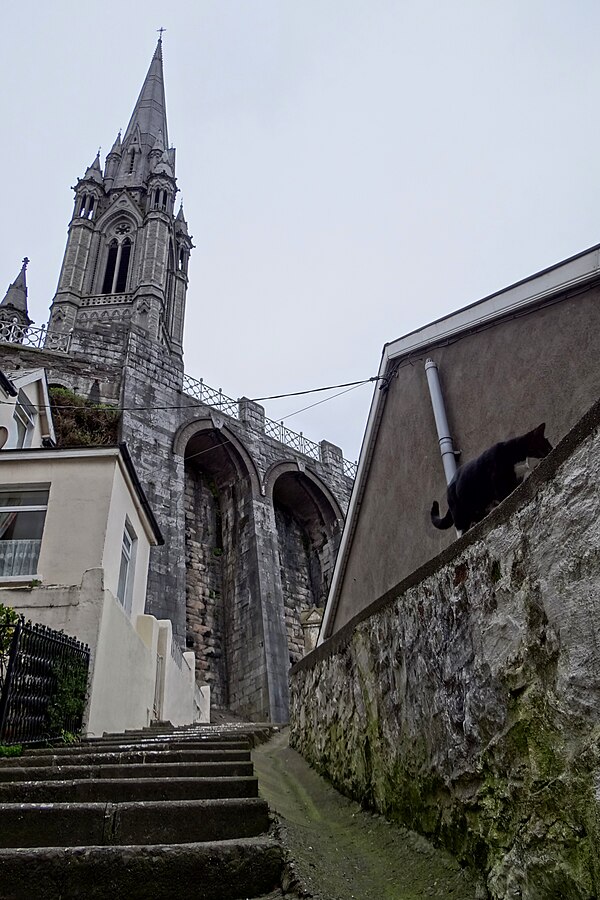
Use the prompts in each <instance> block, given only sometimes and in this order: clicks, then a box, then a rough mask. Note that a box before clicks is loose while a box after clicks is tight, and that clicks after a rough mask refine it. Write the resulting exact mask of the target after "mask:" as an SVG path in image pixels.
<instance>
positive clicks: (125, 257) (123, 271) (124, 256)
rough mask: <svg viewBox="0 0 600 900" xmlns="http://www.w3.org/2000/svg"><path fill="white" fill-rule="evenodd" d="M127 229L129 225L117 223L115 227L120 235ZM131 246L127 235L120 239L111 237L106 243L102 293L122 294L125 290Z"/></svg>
mask: <svg viewBox="0 0 600 900" xmlns="http://www.w3.org/2000/svg"><path fill="white" fill-rule="evenodd" d="M129 230H130V228H129V225H119V226H117V228H116V231H117V233H118V234H120V235H122V234H124V233H126V232H128V231H129ZM132 246H133V244H132V242H131V238H129V237H125V238H123V239H122V240H121V241H118V240H117V238H113V239H112V241H111V242H110V244H109V245H108V254H107V257H106V269H105V270H104V281H103V282H102V293H103V294H124V293H125V291H126V290H127V275H128V274H129V263H130V262H131V248H132Z"/></svg>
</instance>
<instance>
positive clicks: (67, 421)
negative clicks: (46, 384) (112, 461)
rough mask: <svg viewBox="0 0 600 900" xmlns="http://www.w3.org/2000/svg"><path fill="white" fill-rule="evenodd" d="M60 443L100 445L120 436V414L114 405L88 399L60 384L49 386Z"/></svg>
mask: <svg viewBox="0 0 600 900" xmlns="http://www.w3.org/2000/svg"><path fill="white" fill-rule="evenodd" d="M49 394H50V406H51V408H52V420H53V422H54V431H55V434H56V442H57V444H58V446H59V447H102V446H107V445H113V444H116V443H117V442H118V440H119V422H120V421H121V415H120V413H119V411H118V410H117V409H115V408H114V406H109V405H107V404H106V403H91V402H90V401H89V400H87V399H86V398H85V397H80V396H79V394H75V393H74V392H73V391H69V390H67V389H66V388H62V387H51V388H50V389H49Z"/></svg>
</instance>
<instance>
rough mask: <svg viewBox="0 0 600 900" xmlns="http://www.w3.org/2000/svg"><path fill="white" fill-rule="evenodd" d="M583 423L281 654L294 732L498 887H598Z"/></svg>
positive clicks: (317, 758) (597, 413)
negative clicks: (400, 574)
mask: <svg viewBox="0 0 600 900" xmlns="http://www.w3.org/2000/svg"><path fill="white" fill-rule="evenodd" d="M599 422H600V404H598V405H596V406H595V407H594V408H593V409H592V410H591V411H590V412H589V413H588V414H587V416H585V417H584V419H583V420H581V422H580V423H579V424H578V425H577V426H576V427H575V428H574V429H573V431H572V432H571V433H570V434H568V435H567V437H566V438H565V439H564V440H563V441H562V442H561V443H560V444H559V445H558V447H557V448H556V449H555V450H554V451H553V452H552V453H551V454H550V455H549V456H548V457H547V458H546V459H545V460H544V461H543V462H542V463H541V464H540V466H539V467H538V468H537V469H536V471H535V472H534V473H533V475H532V476H531V477H530V478H529V479H528V480H527V481H526V482H525V483H524V484H523V485H522V486H521V487H519V488H518V489H517V490H516V491H515V492H514V493H513V494H512V495H511V496H510V497H509V498H507V500H506V501H504V503H503V504H501V505H500V506H499V507H498V508H497V509H496V510H494V512H493V513H492V514H491V515H490V516H488V518H487V519H486V520H485V521H484V522H482V523H480V524H479V525H478V526H476V527H475V528H473V529H472V530H471V531H469V532H468V533H467V534H466V535H465V536H464V537H462V538H460V539H459V540H457V541H456V542H455V543H454V544H453V545H452V546H451V547H450V548H448V550H446V551H444V553H442V554H441V555H440V556H438V557H436V558H435V559H434V560H432V561H431V562H430V563H428V564H427V565H425V566H423V567H422V568H421V569H419V570H418V571H417V572H415V573H414V574H413V575H412V576H410V577H409V578H408V579H406V580H405V581H404V582H402V583H401V584H400V585H398V587H397V588H395V589H394V590H392V591H390V592H389V593H388V594H387V595H386V596H385V597H382V598H380V599H379V600H377V601H376V602H375V603H373V604H372V605H371V606H370V607H368V608H367V609H366V610H364V612H363V613H361V614H360V615H359V616H357V617H356V618H355V619H354V620H352V621H351V622H349V623H348V624H347V625H346V626H345V627H344V628H342V629H341V630H340V631H339V632H337V633H336V634H335V635H333V637H332V638H330V639H329V640H328V641H327V642H326V643H325V644H323V645H322V646H320V647H318V648H317V649H316V650H315V651H314V652H313V653H311V654H310V655H308V656H307V657H305V658H304V659H303V660H301V661H300V662H299V663H298V664H297V665H296V666H295V667H294V668H293V669H292V676H291V743H292V745H293V746H294V747H295V748H296V749H297V750H299V751H300V752H301V753H302V754H303V755H304V756H305V758H306V759H308V760H309V761H310V762H311V763H312V764H313V765H314V766H315V768H317V769H318V770H319V771H320V772H322V773H324V774H326V775H327V777H328V778H330V779H331V781H332V782H333V783H334V784H335V785H336V787H338V788H339V789H340V790H341V791H343V792H344V793H346V794H348V795H350V796H352V797H354V798H356V799H357V800H359V801H361V802H362V803H363V804H365V805H366V806H369V807H371V808H374V809H376V810H378V811H380V812H381V813H383V814H384V815H385V816H387V817H389V818H391V819H393V820H395V821H397V822H400V823H402V824H404V825H407V826H409V827H411V828H413V829H415V830H417V831H419V832H421V833H422V834H425V835H426V836H427V837H429V838H430V839H432V840H433V841H434V842H436V843H438V844H441V845H443V846H445V847H446V848H447V849H448V850H450V851H451V852H452V853H454V854H455V855H456V856H457V857H458V858H459V859H460V860H461V862H462V863H463V864H466V865H469V866H472V867H474V868H475V869H477V870H479V871H480V872H481V873H483V875H484V877H485V880H486V883H487V890H488V892H489V896H490V897H492V898H497V900H500V898H507V897H520V898H524V900H534V898H536V900H542V898H550V897H556V898H558V897H561V898H592V897H598V896H600V800H599V795H598V785H599V784H600V529H599V527H598V522H599V520H600V491H599V489H598V484H600V429H599V424H598V423H599Z"/></svg>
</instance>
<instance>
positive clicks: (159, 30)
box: [156, 26, 167, 42]
mask: <svg viewBox="0 0 600 900" xmlns="http://www.w3.org/2000/svg"><path fill="white" fill-rule="evenodd" d="M156 30H157V31H158V40H159V42H160V41H162V36H163V31H166V30H167V29H166V28H163V27H162V26H161V27H160V28H157V29H156Z"/></svg>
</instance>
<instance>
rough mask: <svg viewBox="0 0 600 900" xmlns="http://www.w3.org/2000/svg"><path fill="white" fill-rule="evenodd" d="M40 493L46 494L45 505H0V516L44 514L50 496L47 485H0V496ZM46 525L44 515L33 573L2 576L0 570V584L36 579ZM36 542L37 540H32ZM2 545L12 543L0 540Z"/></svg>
mask: <svg viewBox="0 0 600 900" xmlns="http://www.w3.org/2000/svg"><path fill="white" fill-rule="evenodd" d="M32 492H35V493H41V492H44V493H45V494H46V502H45V503H30V504H26V505H17V504H13V505H7V506H4V505H0V514H2V513H13V512H14V513H17V514H18V513H26V512H44V513H46V512H47V511H48V500H49V496H50V485H49V484H41V485H40V484H1V485H0V495H2V494H28V493H32ZM45 525H46V517H45V515H44V522H43V524H42V535H41V537H40V539H39V547H38V552H37V556H36V559H35V571H33V572H28V573H26V574H3V573H2V571H1V569H0V584H2V583H5V582H7V581H12V582H15V581H17V582H21V581H26V582H30V581H32V579H38V578H39V575H38V572H37V565H38V562H39V558H40V550H41V546H42V540H43V536H44V528H45ZM32 540H37V539H32ZM3 543H7V544H8V543H13V542H12V541H2V540H1V539H0V545H1V544H3Z"/></svg>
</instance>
